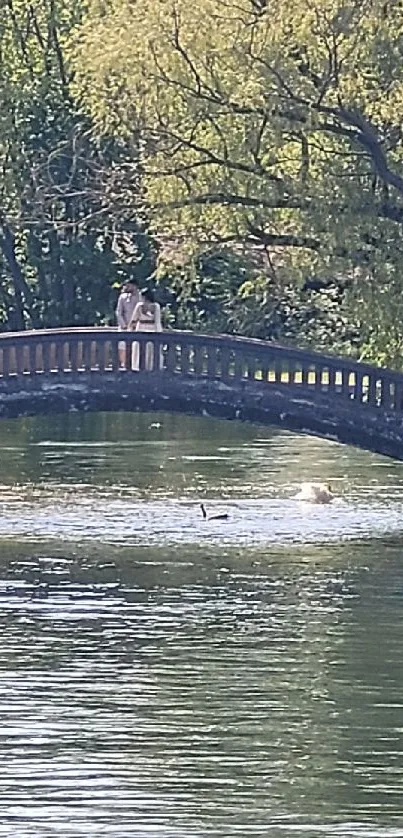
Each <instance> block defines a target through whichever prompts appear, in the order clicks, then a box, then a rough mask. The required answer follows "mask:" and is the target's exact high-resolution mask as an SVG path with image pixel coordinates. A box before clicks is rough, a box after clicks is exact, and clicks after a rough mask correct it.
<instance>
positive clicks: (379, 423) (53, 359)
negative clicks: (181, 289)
mask: <svg viewBox="0 0 403 838" xmlns="http://www.w3.org/2000/svg"><path fill="white" fill-rule="evenodd" d="M122 354H123V358H122ZM122 361H123V363H122ZM105 410H107V411H110V410H129V411H137V410H141V411H151V410H155V411H162V410H163V411H171V412H182V413H188V414H199V415H200V414H201V415H205V416H214V417H220V418H224V419H238V420H242V421H250V422H257V423H261V424H263V425H275V426H277V427H280V428H283V429H285V430H290V431H297V432H300V433H304V434H311V435H313V436H319V437H324V438H326V439H331V440H336V441H338V442H341V443H346V444H350V445H355V446H357V447H359V448H363V449H366V450H368V451H373V452H376V453H379V454H384V455H386V456H389V457H393V458H395V459H398V460H403V374H401V373H397V372H394V371H392V370H388V369H383V368H379V367H373V366H370V365H368V364H362V363H359V362H356V361H354V360H351V359H350V358H337V357H335V356H326V355H320V354H318V353H314V352H309V351H305V350H299V349H294V348H290V347H285V346H280V345H278V344H275V343H269V342H265V341H260V340H252V339H250V338H242V337H230V336H226V335H218V336H213V335H202V334H199V333H194V332H179V331H168V332H163V333H161V334H150V333H140V332H126V333H121V332H118V331H117V330H116V329H109V328H83V329H77V328H72V329H49V330H38V331H29V332H28V331H27V332H18V333H3V334H1V335H0V417H3V418H13V417H20V416H27V415H37V414H50V413H64V412H68V411H105Z"/></svg>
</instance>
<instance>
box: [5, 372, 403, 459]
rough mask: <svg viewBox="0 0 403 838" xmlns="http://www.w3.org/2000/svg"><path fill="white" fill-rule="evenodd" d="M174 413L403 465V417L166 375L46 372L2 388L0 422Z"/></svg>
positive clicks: (306, 395)
mask: <svg viewBox="0 0 403 838" xmlns="http://www.w3.org/2000/svg"><path fill="white" fill-rule="evenodd" d="M119 410H127V411H168V412H180V413H187V414H190V415H205V416H211V417H217V418H221V419H228V420H234V419H235V420H237V419H238V420H241V421H248V422H254V423H259V424H262V425H272V426H273V425H274V426H277V427H279V428H283V429H284V430H289V431H296V432H298V433H303V434H310V435H314V436H319V437H322V438H325V439H329V440H334V441H337V442H341V443H344V444H347V445H354V446H356V447H358V448H363V449H365V450H368V451H372V452H374V453H377V454H384V455H385V456H387V457H393V458H394V459H397V460H403V416H402V415H401V414H400V413H396V412H393V411H385V410H384V411H382V413H381V414H380V411H379V410H377V409H375V408H374V409H371V408H370V407H369V406H368V405H358V404H355V405H354V406H352V405H351V403H349V401H347V400H341V399H340V400H335V399H334V397H332V394H329V396H327V395H326V394H325V393H320V394H318V392H317V391H314V392H313V391H312V388H311V389H309V388H308V387H301V385H295V386H293V385H290V384H287V385H282V384H270V385H269V386H266V387H264V388H262V386H261V384H260V383H259V382H257V381H253V380H247V379H245V380H243V381H239V380H237V381H234V382H233V383H232V382H229V381H225V382H224V381H222V380H216V381H215V380H212V379H208V378H198V377H190V376H189V377H186V376H178V375H175V374H170V373H169V372H167V371H165V370H164V371H161V372H153V373H149V372H126V371H123V372H111V373H108V372H103V373H102V375H100V374H99V373H97V372H80V373H74V372H71V373H64V374H62V375H58V374H57V373H43V374H37V375H34V376H16V377H15V378H13V377H9V378H8V379H7V380H6V381H4V380H2V381H0V417H2V418H4V419H10V418H15V417H21V416H31V415H38V414H49V413H68V412H76V411H80V412H89V411H119Z"/></svg>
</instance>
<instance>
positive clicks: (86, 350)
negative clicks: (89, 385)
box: [83, 340, 92, 372]
mask: <svg viewBox="0 0 403 838" xmlns="http://www.w3.org/2000/svg"><path fill="white" fill-rule="evenodd" d="M91 367H92V341H90V340H83V369H84V371H85V372H89V371H90V370H91Z"/></svg>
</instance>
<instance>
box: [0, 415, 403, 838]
mask: <svg viewBox="0 0 403 838" xmlns="http://www.w3.org/2000/svg"><path fill="white" fill-rule="evenodd" d="M155 423H157V426H155ZM0 442H1V446H2V472H1V476H0V481H1V485H0V629H1V638H2V642H1V645H0V722H1V725H0V836H10V837H11V836H18V838H28V836H29V838H51V836H52V838H53V836H63V838H64V836H74V838H76V837H77V838H79V837H80V838H81V836H90V838H95V836H96V837H97V838H98V836H110V838H125V836H130V838H150V836H158V838H204V836H206V838H212V837H213V836H214V838H227V836H228V838H233V836H234V837H235V836H236V837H238V836H242V838H243V836H245V835H251V836H253V838H266V836H267V835H270V836H272V837H273V838H300V836H304V837H305V838H319V836H320V837H321V836H326V837H327V836H339V837H340V838H341V837H342V838H350V836H351V838H380V837H381V836H382V837H383V836H388V838H396V836H403V816H402V814H401V812H402V804H401V800H402V786H403V698H402V696H403V667H402V665H401V658H402V642H403V621H402V619H401V615H402V606H403V569H402V528H403V524H402V516H401V510H402V500H403V468H402V465H401V464H399V463H393V462H391V461H388V460H385V459H382V458H380V457H376V456H374V455H370V454H366V453H365V452H357V451H354V450H352V449H347V448H341V447H338V446H337V445H334V444H330V443H326V442H323V441H319V440H314V439H309V438H302V437H297V436H292V435H288V434H287V435H286V434H280V433H278V432H276V431H271V430H267V429H261V428H253V427H251V426H246V425H239V424H235V423H225V422H222V423H220V422H214V421H210V420H206V419H203V420H202V419H200V420H198V419H193V420H192V419H186V418H184V417H169V416H159V417H155V416H154V417H152V416H151V417H150V416H130V415H126V416H125V415H109V416H97V417H94V416H85V415H81V416H80V415H74V416H70V417H60V418H58V419H56V420H55V419H54V418H52V420H48V421H44V420H43V419H40V420H26V421H23V422H22V421H21V422H15V423H2V424H1V425H0ZM311 479H317V480H330V482H331V483H332V485H333V486H334V488H335V490H336V491H337V494H338V499H337V501H336V502H335V503H334V504H333V505H332V506H330V507H310V506H309V505H302V504H297V503H296V502H295V501H293V500H292V495H293V493H294V491H295V490H296V487H297V485H298V484H299V483H300V482H302V481H304V480H311ZM200 500H204V502H205V503H206V506H207V509H208V511H209V512H211V513H213V512H215V511H218V510H225V511H228V512H229V513H230V519H229V521H228V522H213V521H211V522H205V521H203V520H202V518H201V514H200V509H199V503H200Z"/></svg>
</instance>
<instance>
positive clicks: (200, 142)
mask: <svg viewBox="0 0 403 838" xmlns="http://www.w3.org/2000/svg"><path fill="white" fill-rule="evenodd" d="M206 22H208V25H206ZM402 43H403V15H402V13H401V4H400V2H396V3H387V4H385V3H384V2H383V0H382V2H381V0H337V1H336V2H335V0H314V1H313V2H312V3H306V2H304V1H303V0H293V2H290V0H278V2H276V3H275V4H270V5H269V4H266V3H264V2H263V3H259V4H256V3H254V2H252V0H237V2H228V3H225V4H223V3H222V2H221V0H199V2H198V3H189V2H188V0H136V2H135V3H132V2H131V0H108V2H107V3H101V2H99V0H93V2H92V3H90V6H89V14H88V16H87V18H86V19H85V20H84V22H83V24H82V26H81V27H79V29H78V30H77V33H76V36H75V40H74V44H73V52H72V58H73V64H74V67H75V70H76V80H75V86H76V87H75V89H76V90H77V91H78V93H79V95H80V97H81V101H82V102H83V105H84V107H85V108H86V110H87V112H88V113H90V114H91V116H92V118H93V119H94V122H95V124H96V126H97V130H98V132H99V134H100V135H104V134H105V133H108V132H109V131H111V130H112V131H113V132H114V134H115V135H116V136H119V137H121V138H123V139H124V141H125V142H127V143H128V144H129V145H130V144H131V143H135V142H136V138H138V136H139V135H140V136H141V137H142V145H141V162H142V169H143V172H144V178H145V180H144V183H145V185H146V189H147V202H148V209H149V212H150V214H151V217H152V224H153V230H154V233H155V235H156V236H157V238H158V239H159V240H160V241H162V242H163V243H165V242H166V241H170V240H172V239H173V240H177V241H180V242H183V241H187V242H189V241H191V242H192V243H193V244H194V245H195V250H196V252H197V250H198V249H202V250H203V248H204V247H205V246H209V247H210V246H212V245H213V244H215V245H217V244H219V243H225V244H229V243H233V244H235V243H242V245H243V246H247V247H250V248H253V247H255V246H256V245H261V246H263V247H264V248H265V249H266V252H267V253H268V256H269V258H270V260H271V261H272V262H274V263H275V264H276V267H277V268H278V269H280V270H281V274H282V277H287V281H288V283H289V285H290V288H291V287H294V286H295V288H296V290H295V294H297V296H298V290H297V288H298V286H301V285H303V283H304V282H305V281H306V279H307V278H309V277H319V278H328V277H332V278H333V279H334V281H336V280H337V277H340V276H342V277H349V278H350V279H351V283H352V287H351V289H350V292H349V294H348V295H346V304H347V300H348V303H349V305H350V311H349V313H348V320H349V322H350V323H351V324H353V330H355V328H356V324H358V323H361V327H362V329H363V334H362V343H363V346H364V345H365V347H366V349H365V352H366V353H370V354H372V357H378V356H379V353H380V351H381V346H382V347H383V349H382V351H384V353H385V357H388V358H390V359H391V360H393V358H395V357H396V346H397V345H398V344H399V341H400V338H401V337H402V336H403V327H401V326H400V323H402V320H401V318H400V323H399V326H398V329H399V335H398V337H396V339H395V338H393V340H392V341H391V343H390V344H389V341H390V339H391V333H390V330H389V324H390V323H391V322H394V318H395V313H396V306H395V296H396V292H397V289H399V292H398V293H399V295H400V296H401V291H402V280H401V276H402V270H401V268H402V253H401V231H402V225H403V177H402V175H401V167H402V164H403V135H402V129H401V125H402V116H403V62H402ZM286 284H287V283H286ZM374 284H377V285H378V292H377V293H376V294H375V297H376V302H375V297H374V305H375V306H376V307H375V309H374V310H371V308H370V303H369V301H368V300H369V296H368V288H370V289H373V287H374ZM287 287H288V286H287ZM281 288H284V282H283V280H282V282H281ZM371 293H372V292H371ZM363 301H364V302H363ZM301 304H302V303H301ZM285 305H286V303H285ZM362 305H364V308H365V322H363V321H364V317H363V313H362V311H361V307H362ZM329 306H330V308H331V304H330V303H329V304H328V306H327V308H328V310H329ZM379 307H381V309H382V313H380V311H379ZM329 316H330V314H329ZM374 321H376V322H379V323H380V324H382V325H381V326H380V328H379V329H378V330H377V335H376V338H375V343H374V338H373V335H369V324H370V323H371V328H372V326H373V324H374ZM388 347H389V348H388Z"/></svg>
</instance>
